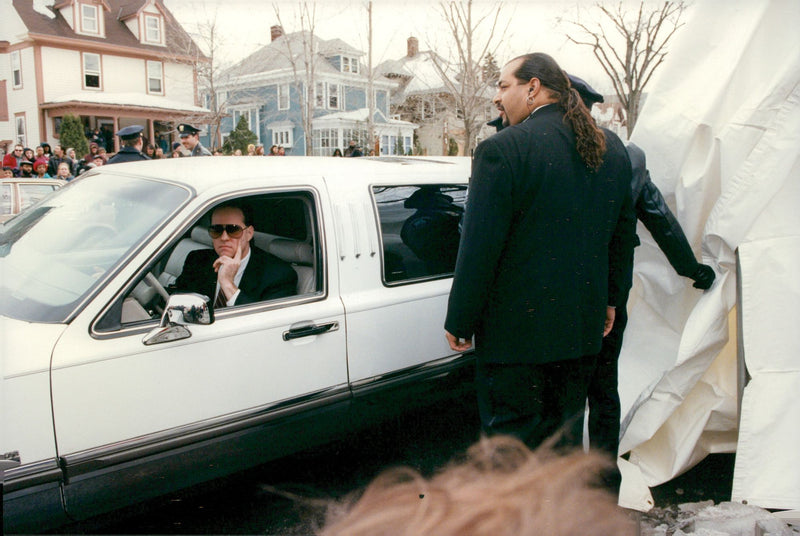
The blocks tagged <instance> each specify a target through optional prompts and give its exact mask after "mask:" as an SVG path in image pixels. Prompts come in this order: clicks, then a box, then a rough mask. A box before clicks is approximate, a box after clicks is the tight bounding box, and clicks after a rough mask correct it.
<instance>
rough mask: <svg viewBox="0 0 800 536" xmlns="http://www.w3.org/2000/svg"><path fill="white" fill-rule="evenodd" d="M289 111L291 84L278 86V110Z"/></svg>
mask: <svg viewBox="0 0 800 536" xmlns="http://www.w3.org/2000/svg"><path fill="white" fill-rule="evenodd" d="M288 109H289V84H279V85H278V110H288Z"/></svg>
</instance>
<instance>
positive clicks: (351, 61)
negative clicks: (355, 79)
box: [342, 56, 358, 74]
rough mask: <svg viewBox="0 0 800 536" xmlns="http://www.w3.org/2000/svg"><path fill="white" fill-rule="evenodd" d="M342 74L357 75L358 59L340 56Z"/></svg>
mask: <svg viewBox="0 0 800 536" xmlns="http://www.w3.org/2000/svg"><path fill="white" fill-rule="evenodd" d="M342 72H343V73H353V74H358V59H356V58H351V57H348V56H342Z"/></svg>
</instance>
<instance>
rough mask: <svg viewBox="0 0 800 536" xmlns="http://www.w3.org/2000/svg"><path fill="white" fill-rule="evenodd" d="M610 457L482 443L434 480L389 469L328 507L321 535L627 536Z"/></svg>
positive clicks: (629, 526)
mask: <svg viewBox="0 0 800 536" xmlns="http://www.w3.org/2000/svg"><path fill="white" fill-rule="evenodd" d="M610 464H611V460H610V459H607V458H603V457H601V456H600V455H596V454H584V453H583V452H573V453H570V454H566V455H563V456H562V455H557V454H555V453H554V452H553V451H551V450H549V449H547V448H546V447H545V448H540V449H538V450H537V451H536V452H532V451H531V450H529V449H528V448H527V447H526V446H525V445H524V444H523V443H522V442H521V441H519V440H518V439H516V438H512V437H509V436H495V437H492V438H483V439H481V440H480V441H479V442H478V443H476V444H475V445H473V446H472V447H471V448H470V449H469V450H468V451H467V453H466V456H465V457H464V459H463V460H462V461H459V462H455V463H453V464H451V465H450V466H448V467H446V468H445V469H444V470H443V471H441V472H440V473H438V474H436V475H434V476H433V477H432V478H430V479H425V478H424V477H423V476H422V475H420V474H419V473H418V472H417V471H415V470H413V469H410V468H398V469H392V470H389V471H387V472H385V473H383V474H381V475H380V476H378V478H376V479H375V480H374V481H373V482H372V483H371V484H370V485H369V486H368V487H367V488H366V490H365V491H364V493H363V494H362V495H361V497H360V498H358V499H357V500H353V499H350V500H345V501H344V502H342V503H338V504H335V505H334V506H332V507H331V508H329V511H328V515H327V521H326V525H325V526H324V527H323V528H322V529H321V530H320V531H319V533H318V534H319V535H320V536H345V535H346V536H506V535H507V536H532V535H547V536H567V535H569V536H573V535H574V536H577V535H580V536H608V535H614V536H626V535H633V534H635V533H636V526H635V524H634V523H633V521H632V520H631V519H630V518H629V516H628V515H627V514H625V513H624V511H623V510H621V509H620V508H619V507H618V506H617V504H616V500H615V498H614V496H613V495H612V494H610V493H609V492H607V491H605V490H603V489H601V488H599V487H597V485H596V482H595V481H596V480H599V474H600V471H601V470H603V469H606V468H607V467H608V466H609V465H610Z"/></svg>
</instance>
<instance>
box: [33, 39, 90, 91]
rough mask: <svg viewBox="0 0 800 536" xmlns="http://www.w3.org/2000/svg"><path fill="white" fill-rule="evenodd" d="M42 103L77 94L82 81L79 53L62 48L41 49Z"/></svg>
mask: <svg viewBox="0 0 800 536" xmlns="http://www.w3.org/2000/svg"><path fill="white" fill-rule="evenodd" d="M42 73H43V74H44V88H43V89H44V102H50V101H52V100H53V99H55V98H57V97H60V96H62V95H69V94H74V93H79V92H80V91H81V81H82V79H83V68H82V66H81V53H80V52H78V51H76V50H64V49H63V48H50V47H42Z"/></svg>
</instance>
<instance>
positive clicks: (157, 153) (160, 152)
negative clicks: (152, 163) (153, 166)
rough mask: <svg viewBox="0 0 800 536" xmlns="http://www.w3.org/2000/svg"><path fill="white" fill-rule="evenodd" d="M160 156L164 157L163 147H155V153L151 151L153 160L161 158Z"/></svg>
mask: <svg viewBox="0 0 800 536" xmlns="http://www.w3.org/2000/svg"><path fill="white" fill-rule="evenodd" d="M162 158H164V149H162V148H161V147H156V150H155V153H153V160H161V159H162Z"/></svg>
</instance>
